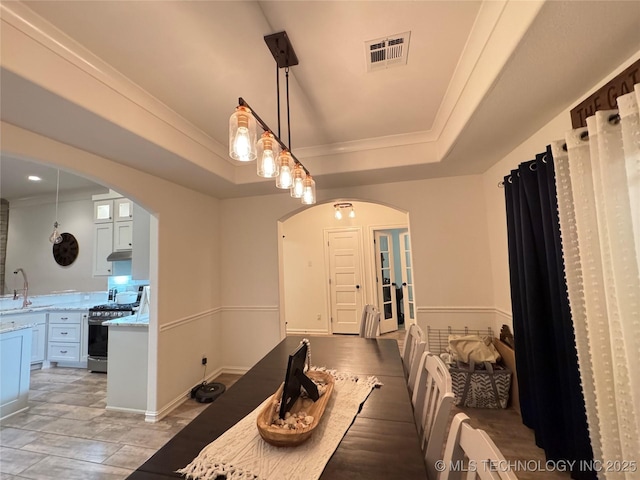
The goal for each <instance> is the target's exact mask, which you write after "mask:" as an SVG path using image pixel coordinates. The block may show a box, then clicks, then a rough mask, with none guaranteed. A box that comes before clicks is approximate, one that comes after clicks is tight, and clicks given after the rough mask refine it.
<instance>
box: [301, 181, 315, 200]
mask: <svg viewBox="0 0 640 480" xmlns="http://www.w3.org/2000/svg"><path fill="white" fill-rule="evenodd" d="M302 203H303V204H304V205H313V204H314V203H316V182H315V181H314V180H313V178H312V177H311V175H307V178H305V179H304V189H303V191H302Z"/></svg>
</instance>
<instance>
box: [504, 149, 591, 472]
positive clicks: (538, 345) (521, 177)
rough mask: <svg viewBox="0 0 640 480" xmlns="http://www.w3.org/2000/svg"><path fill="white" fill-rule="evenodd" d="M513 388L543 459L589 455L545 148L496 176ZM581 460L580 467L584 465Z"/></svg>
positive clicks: (574, 458)
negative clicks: (502, 212) (502, 206)
mask: <svg viewBox="0 0 640 480" xmlns="http://www.w3.org/2000/svg"><path fill="white" fill-rule="evenodd" d="M504 191H505V200H506V208H507V230H508V242H509V272H510V278H511V302H512V308H513V336H514V343H515V356H516V368H517V377H518V388H519V390H520V409H521V412H522V421H523V423H524V424H525V425H527V426H528V427H530V428H532V429H533V430H534V431H535V438H536V444H537V445H538V446H539V447H540V448H542V449H544V451H545V453H546V456H547V460H554V461H557V460H567V461H576V464H575V468H574V470H573V472H572V477H573V478H577V479H595V478H596V476H595V474H594V473H592V472H588V471H585V469H584V468H582V469H581V468H579V467H580V461H581V460H583V461H585V463H586V461H589V460H591V459H592V458H593V453H592V450H591V443H590V441H589V433H588V429H587V419H586V413H585V406H584V398H583V396H582V389H581V385H580V375H579V371H578V357H577V353H576V347H575V341H574V333H573V325H572V322H571V312H570V308H569V297H568V294H567V287H566V283H565V278H564V263H563V258H562V244H561V240H560V222H559V219H558V205H557V198H556V188H555V176H554V169H553V157H552V155H551V149H550V147H547V151H546V152H545V153H541V154H539V155H537V156H536V159H535V160H531V161H529V162H525V163H522V164H521V165H520V166H519V167H518V169H517V170H513V171H512V172H511V174H510V175H508V176H507V177H505V178H504ZM585 463H583V464H582V465H584V464H585Z"/></svg>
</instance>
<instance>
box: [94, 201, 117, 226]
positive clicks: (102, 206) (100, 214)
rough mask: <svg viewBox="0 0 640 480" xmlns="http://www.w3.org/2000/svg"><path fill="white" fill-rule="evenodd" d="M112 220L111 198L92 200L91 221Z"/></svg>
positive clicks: (108, 221)
mask: <svg viewBox="0 0 640 480" xmlns="http://www.w3.org/2000/svg"><path fill="white" fill-rule="evenodd" d="M112 222H113V200H96V201H94V202H93V223H112Z"/></svg>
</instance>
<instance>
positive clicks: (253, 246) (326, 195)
mask: <svg viewBox="0 0 640 480" xmlns="http://www.w3.org/2000/svg"><path fill="white" fill-rule="evenodd" d="M318 198H319V199H318V202H319V203H322V202H324V201H330V200H334V199H343V198H350V199H358V200H361V201H371V202H377V203H382V204H386V205H390V206H393V207H395V208H398V209H400V210H404V211H407V212H408V216H409V222H410V235H411V242H412V248H413V252H412V255H413V261H414V273H415V295H416V305H417V310H418V323H419V324H420V325H422V326H424V327H426V325H427V324H435V323H437V322H438V321H440V322H445V323H450V321H455V322H456V324H458V325H459V326H465V325H470V326H473V325H476V324H478V323H480V324H482V325H485V324H486V325H489V324H493V322H494V316H495V314H494V310H493V288H492V283H493V282H492V277H491V275H492V270H491V262H490V249H489V238H488V234H487V227H486V214H485V208H484V191H483V184H482V177H481V176H479V175H477V176H476V175H473V176H463V177H454V178H438V179H431V180H416V181H410V182H399V183H388V184H383V185H369V186H361V187H352V188H344V189H332V190H323V189H319V190H318ZM299 208H300V203H299V202H298V201H296V200H294V199H291V198H290V197H289V196H288V195H287V194H286V193H279V194H274V195H266V196H259V197H246V198H241V199H226V200H222V201H221V226H222V228H223V231H224V235H223V237H222V239H221V248H222V252H223V253H224V254H223V255H222V259H221V265H222V270H221V275H222V276H221V278H222V288H221V292H222V303H223V304H224V305H225V306H239V305H245V306H246V307H247V308H263V309H265V312H264V313H265V314H264V315H263V316H262V317H261V319H258V318H252V319H248V318H246V316H245V315H241V314H240V312H236V311H227V308H226V307H225V318H228V319H229V321H228V322H227V321H225V326H228V325H234V328H237V329H240V328H244V329H247V330H245V331H248V329H253V328H258V329H259V331H261V332H269V333H271V334H272V335H273V332H277V331H278V328H279V325H278V321H277V318H276V317H275V316H272V315H271V313H270V312H271V311H270V310H269V309H270V308H272V307H274V306H275V307H276V308H277V306H278V304H279V292H278V249H277V235H278V231H277V228H276V226H277V222H278V220H279V219H281V218H285V217H286V216H288V215H289V214H291V213H293V212H296V211H297V210H298V209H299ZM331 222H333V220H331V217H330V219H329V220H328V221H327V225H331V224H332V223H331ZM312 261H313V260H312ZM271 341H272V340H271V339H270V338H267V337H265V338H264V339H263V341H261V342H260V343H259V344H256V345H254V346H255V348H256V351H255V356H256V358H260V356H259V355H263V354H264V353H266V352H267V351H268V349H269V348H271V346H273V344H270V342H271ZM228 348H232V347H231V345H229V347H228Z"/></svg>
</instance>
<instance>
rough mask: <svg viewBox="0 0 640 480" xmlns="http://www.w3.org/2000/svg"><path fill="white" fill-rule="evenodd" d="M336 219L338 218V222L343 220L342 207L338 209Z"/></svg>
mask: <svg viewBox="0 0 640 480" xmlns="http://www.w3.org/2000/svg"><path fill="white" fill-rule="evenodd" d="M334 217H336V220H342V212H341V211H340V207H336V213H335V215H334Z"/></svg>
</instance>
